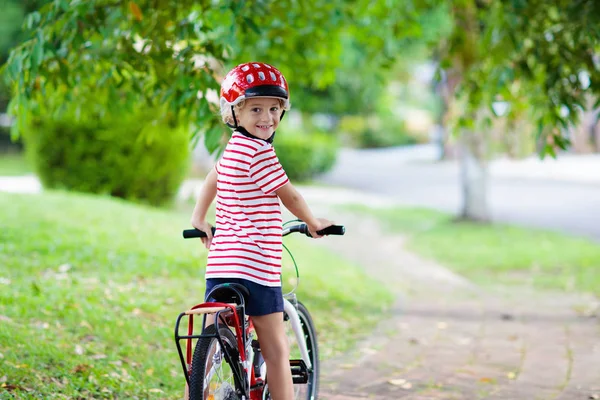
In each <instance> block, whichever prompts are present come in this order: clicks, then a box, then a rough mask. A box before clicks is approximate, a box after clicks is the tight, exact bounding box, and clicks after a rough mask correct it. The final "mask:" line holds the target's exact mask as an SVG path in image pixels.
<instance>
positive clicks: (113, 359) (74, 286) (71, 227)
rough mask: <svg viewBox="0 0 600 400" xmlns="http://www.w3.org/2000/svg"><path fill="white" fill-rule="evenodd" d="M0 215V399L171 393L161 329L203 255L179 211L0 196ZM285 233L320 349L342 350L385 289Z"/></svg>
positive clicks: (68, 197) (47, 196) (379, 304)
mask: <svg viewBox="0 0 600 400" xmlns="http://www.w3.org/2000/svg"><path fill="white" fill-rule="evenodd" d="M0 210H2V229H0V371H1V372H0V379H1V380H0V382H1V383H0V398H28V399H29V398H43V399H54V398H81V399H88V398H111V399H112V398H119V399H135V398H143V399H147V398H156V399H158V398H160V399H176V398H181V393H182V388H183V383H184V380H183V375H182V371H181V367H180V364H179V358H178V356H177V352H176V347H175V344H174V341H173V336H172V335H173V327H174V323H175V318H176V316H177V315H178V314H179V313H180V312H181V311H183V310H185V309H187V308H189V307H190V306H191V305H193V304H195V303H197V302H200V300H201V299H202V297H203V294H204V277H203V273H204V265H205V264H204V263H205V260H206V251H205V250H204V249H203V247H202V246H201V244H200V242H199V241H185V240H183V239H181V229H182V228H185V227H187V226H188V224H189V213H188V212H180V211H179V212H178V211H165V210H157V209H152V208H148V207H143V206H139V205H134V204H131V203H126V202H124V201H119V200H114V199H108V198H102V197H94V196H90V195H75V194H67V193H60V192H45V193H44V194H41V195H15V194H2V193H0ZM290 239H292V240H290V247H291V249H292V251H293V252H294V254H295V255H296V258H297V259H298V261H299V264H300V268H301V276H302V283H301V285H300V289H299V298H300V299H301V300H302V301H303V302H304V303H305V304H306V305H307V306H308V308H309V310H310V311H311V313H312V315H313V317H314V319H315V323H316V325H317V330H318V332H319V344H320V346H321V347H320V348H321V350H322V354H323V355H325V356H331V355H332V354H336V353H338V352H341V351H344V350H345V349H347V348H348V346H349V345H350V344H351V342H352V340H353V339H355V338H356V336H357V335H361V334H364V333H366V332H367V331H368V330H369V328H370V326H372V322H374V321H375V320H376V319H377V318H378V317H379V316H380V315H381V313H382V312H383V311H384V310H385V309H386V307H388V306H389V304H390V303H391V300H392V298H391V295H390V294H389V293H388V292H386V291H384V290H382V289H381V288H380V287H378V286H377V285H376V284H375V282H374V281H372V280H370V279H369V278H367V277H366V276H365V274H364V272H362V270H361V269H360V268H358V267H357V266H355V265H349V264H348V263H347V262H343V261H341V260H340V259H338V257H336V256H335V255H334V254H331V253H329V252H327V251H326V250H325V249H323V248H321V247H320V246H311V243H310V240H309V239H308V238H304V240H302V239H303V238H300V237H296V238H290ZM2 386H3V387H4V388H5V389H6V388H9V389H10V390H3V389H2Z"/></svg>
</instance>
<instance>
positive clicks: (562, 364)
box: [318, 214, 600, 400]
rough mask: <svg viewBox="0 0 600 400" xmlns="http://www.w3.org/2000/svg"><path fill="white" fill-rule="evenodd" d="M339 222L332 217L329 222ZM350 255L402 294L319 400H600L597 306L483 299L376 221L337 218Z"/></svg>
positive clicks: (517, 293)
mask: <svg viewBox="0 0 600 400" xmlns="http://www.w3.org/2000/svg"><path fill="white" fill-rule="evenodd" d="M329 215H331V214H329ZM334 217H335V219H336V221H344V223H345V224H347V225H348V226H361V232H365V231H368V232H369V233H370V234H369V235H361V234H360V232H356V230H354V231H353V230H350V229H349V230H348V231H347V234H346V236H345V237H344V238H343V240H320V241H318V243H319V245H321V246H327V247H330V248H331V249H333V250H335V251H338V252H340V253H342V254H345V256H346V257H348V258H351V259H353V260H355V261H357V262H359V263H361V264H362V265H364V266H367V268H366V270H367V272H369V273H370V274H371V275H373V276H374V277H376V278H378V279H380V280H381V282H382V284H385V285H388V286H389V287H390V288H392V289H393V290H394V291H395V292H396V293H397V294H398V296H399V297H398V301H397V303H396V304H395V305H394V307H393V309H392V310H390V313H389V317H388V318H386V319H385V320H384V321H382V322H381V324H380V326H379V327H378V328H377V330H376V332H375V333H374V334H373V335H371V336H370V337H369V338H367V339H365V340H364V341H363V342H362V343H360V344H359V346H357V348H356V349H355V350H353V351H351V352H349V353H348V354H346V355H344V356H342V357H339V358H337V359H335V360H329V361H328V362H326V363H324V366H323V377H322V383H321V385H322V389H321V395H320V396H319V399H321V400H353V399H375V400H384V399H385V400H391V399H406V400H409V399H410V400H417V399H418V400H425V399H457V400H458V399H461V400H469V399H511V400H513V399H514V400H518V399H523V400H534V399H561V400H576V399H582V400H584V399H593V398H596V397H594V396H596V395H598V396H600V324H599V319H598V302H597V300H595V299H593V298H591V297H586V296H579V295H567V294H563V293H556V294H549V293H538V292H533V291H528V290H526V289H519V290H506V289H502V288H497V289H486V290H483V289H482V288H480V287H477V286H475V285H473V284H471V283H470V282H468V281H466V280H465V279H463V278H461V277H459V276H456V275H454V274H453V273H451V272H450V271H448V270H446V269H445V268H443V267H442V266H440V265H437V264H435V263H433V262H431V261H427V260H423V259H420V258H419V257H417V256H415V255H414V254H411V253H408V252H407V251H405V250H404V249H403V247H402V243H403V238H402V237H398V236H390V235H383V234H382V233H380V231H379V229H377V226H376V224H375V223H374V222H373V221H364V220H361V221H357V220H356V219H352V217H351V216H349V215H337V216H334Z"/></svg>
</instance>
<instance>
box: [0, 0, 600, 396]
mask: <svg viewBox="0 0 600 400" xmlns="http://www.w3.org/2000/svg"><path fill="white" fill-rule="evenodd" d="M253 60H256V61H261V62H267V63H270V64H273V65H274V66H276V67H277V68H278V69H280V70H281V71H282V72H283V74H284V75H285V76H286V78H287V80H288V82H289V83H290V92H291V103H292V109H291V110H290V111H289V112H287V113H286V115H285V118H284V120H283V121H282V124H281V125H280V127H279V129H278V132H277V138H276V140H275V142H274V146H275V149H276V152H277V154H278V157H279V158H280V160H281V162H282V164H283V166H284V168H285V170H286V172H287V173H288V175H289V177H290V178H291V180H292V181H293V182H294V183H295V184H297V185H298V186H299V188H300V190H301V192H302V193H303V194H304V195H305V196H306V198H307V199H308V201H309V203H310V204H311V205H313V207H314V209H315V210H318V211H322V212H323V213H327V215H339V216H340V217H339V218H341V219H342V220H339V218H338V220H339V222H342V223H343V220H346V221H348V222H350V221H353V223H354V224H355V225H354V226H353V227H349V230H351V229H354V230H355V231H359V230H360V229H361V226H362V224H363V223H364V221H366V220H369V221H376V225H374V227H372V229H374V230H377V232H379V234H380V235H383V234H384V233H382V232H385V234H390V235H391V234H394V235H401V236H402V238H403V239H402V240H401V241H398V242H397V243H396V244H394V245H393V246H395V248H397V249H398V251H399V252H400V249H402V251H408V252H411V254H412V253H414V254H416V255H418V256H419V257H423V258H424V259H427V260H434V261H435V262H437V263H439V264H440V265H442V266H443V267H444V268H447V269H448V270H449V271H452V274H457V276H460V277H461V279H463V278H464V279H468V280H469V281H473V282H475V283H476V284H478V285H490V284H493V285H496V284H500V285H507V286H503V287H508V288H509V289H510V290H517V289H515V288H522V287H526V288H529V289H533V290H540V291H548V290H551V291H557V292H559V293H576V294H581V295H586V296H591V297H590V298H591V299H592V300H589V299H590V298H586V299H587V300H586V301H585V306H584V307H583V308H580V309H583V310H584V311H582V312H585V313H587V314H590V315H594V316H597V312H598V311H597V310H598V303H597V295H598V294H599V293H600V292H599V290H598V288H599V287H600V278H599V277H600V245H599V244H598V241H599V240H600V211H599V206H600V123H599V117H600V3H597V2H596V1H593V0H590V1H584V0H582V1H578V2H573V1H566V0H553V1H541V0H540V1H518V0H512V1H495V0H485V1H479V0H454V1H441V0H440V1H436V0H411V1H403V2H394V1H384V0H377V1H367V0H356V1H343V0H334V1H329V2H316V1H308V0H302V1H289V2H287V1H278V2H274V1H269V0H263V1H255V2H243V1H233V0H231V1H198V2H187V1H175V0H164V1H150V0H135V1H115V2H110V1H105V0H88V1H68V0H3V1H0V65H2V70H1V72H2V76H3V79H2V80H0V192H1V193H0V216H1V221H0V226H1V229H0V231H1V232H0V239H2V241H1V242H0V250H2V251H1V252H0V261H2V265H0V285H4V286H5V287H6V288H7V291H5V290H2V293H3V294H2V295H0V296H1V297H0V300H2V302H1V303H0V307H1V308H0V318H4V319H0V321H8V322H7V324H4V325H2V326H3V327H4V328H2V327H0V339H2V341H0V366H2V363H4V366H5V367H6V368H8V369H4V368H0V371H2V372H0V382H2V383H3V384H4V387H9V386H10V388H9V389H10V390H9V389H7V391H8V392H10V393H13V394H14V395H15V396H17V395H19V393H26V392H27V393H30V392H31V391H34V392H35V391H40V393H44V390H45V389H43V388H42V386H43V385H42V384H41V382H46V383H48V382H51V385H53V386H52V387H53V389H52V390H54V391H59V392H61V393H65V396H67V397H68V396H76V393H79V394H80V395H81V393H87V395H90V396H92V394H95V395H98V396H100V393H103V392H102V390H104V389H106V390H107V391H108V392H104V393H112V394H113V395H115V396H117V397H118V396H125V397H128V398H131V397H130V396H134V395H139V396H142V397H143V396H148V397H152V396H157V398H163V397H164V398H171V397H172V396H175V395H174V393H176V392H177V390H178V388H179V384H180V383H181V382H179V381H177V380H176V377H178V376H179V374H178V372H177V368H178V366H177V365H176V361H177V360H176V359H175V358H173V356H175V353H174V352H171V350H172V349H169V345H168V344H167V345H163V344H160V345H156V346H158V347H157V348H151V346H150V347H149V348H147V349H146V350H145V351H147V352H148V353H144V352H141V353H138V352H137V351H136V349H135V348H128V347H126V346H130V345H125V344H124V342H121V341H120V340H118V341H114V340H116V339H114V335H115V332H118V331H120V330H124V331H125V332H129V333H130V334H131V335H133V336H140V335H141V334H140V332H146V334H148V335H150V336H148V337H149V338H150V339H148V340H147V341H151V342H154V343H156V342H160V343H162V342H161V341H163V340H166V339H165V337H168V335H169V333H168V332H167V333H165V330H167V331H168V329H170V328H167V327H170V318H171V317H173V318H174V316H175V311H174V309H173V308H174V307H175V306H176V308H184V307H186V306H187V305H186V304H187V302H188V301H189V297H190V295H191V296H197V293H202V290H201V289H202V288H198V285H203V283H202V282H201V281H202V279H201V270H200V271H199V270H198V266H199V265H200V267H201V268H202V267H203V263H204V261H197V260H203V258H202V257H204V256H205V253H204V251H203V250H202V249H199V248H196V247H198V246H194V249H193V250H190V249H189V247H190V246H189V243H186V244H182V243H179V242H181V240H178V235H179V230H180V229H182V228H185V227H187V225H188V224H189V215H190V213H191V210H192V207H193V204H194V197H195V193H197V190H198V189H199V187H200V185H201V184H202V180H203V178H204V176H205V174H206V173H207V172H208V171H209V170H210V168H211V167H212V166H213V165H214V163H215V161H216V160H217V159H218V157H219V155H220V152H221V151H222V149H223V146H224V144H225V143H226V141H227V139H228V137H229V134H230V131H229V130H228V129H227V128H226V127H225V126H224V125H223V124H222V123H221V122H220V118H219V115H218V90H219V85H220V81H221V79H222V77H223V76H224V75H225V74H226V73H227V71H228V70H229V69H231V68H232V67H234V66H235V65H237V64H239V63H242V62H248V61H253ZM145 232H154V233H155V235H154V237H152V238H147V237H144V236H143V234H144V233H145ZM364 235H366V236H369V233H367V232H364ZM376 236H377V235H374V236H373V237H376ZM348 243H352V242H351V241H350V240H349V241H348ZM186 245H187V246H186ZM294 245H295V246H298V247H299V248H300V253H301V254H302V256H304V257H305V263H304V264H310V265H311V266H310V267H307V270H306V271H307V272H306V273H307V275H308V276H309V277H311V279H309V280H305V281H304V282H303V285H305V286H304V288H302V286H301V289H299V290H301V291H300V293H301V294H303V295H304V296H305V298H307V303H309V304H311V305H312V307H313V308H311V311H312V310H314V313H315V316H316V319H317V320H318V321H325V320H326V319H327V318H328V316H330V314H331V312H333V313H334V314H335V315H337V316H338V317H339V318H340V319H341V320H343V321H346V322H344V324H346V325H344V327H343V329H349V330H350V331H351V332H352V335H350V336H351V338H350V339H348V341H347V342H346V341H342V342H341V343H340V341H339V340H338V336H337V335H338V333H339V332H340V331H338V330H336V328H332V330H327V331H326V332H323V333H320V335H322V336H321V339H322V340H323V343H324V345H323V346H324V347H323V348H324V354H327V355H330V356H332V357H333V356H334V355H335V354H339V353H340V352H342V351H344V350H345V349H348V348H350V347H351V346H353V344H354V343H355V339H356V338H358V337H361V336H360V335H364V334H366V332H368V330H367V329H366V328H365V324H364V323H362V322H361V321H362V320H361V319H360V318H359V317H357V316H356V314H357V313H358V314H360V312H361V310H366V308H361V307H366V306H365V303H366V302H362V301H360V300H361V299H362V300H369V301H370V302H371V304H373V303H376V304H380V306H377V307H375V308H374V309H369V313H371V314H372V315H371V318H372V321H377V320H378V318H379V317H380V316H381V315H382V313H383V312H385V311H386V310H388V309H389V307H391V305H392V304H393V303H394V299H395V298H396V297H395V296H396V295H397V292H398V290H400V291H402V292H403V293H404V289H405V288H404V287H403V286H402V284H401V283H398V282H396V283H394V284H392V286H394V285H395V287H388V286H389V285H390V283H389V282H388V283H387V285H388V286H386V287H387V288H386V289H385V290H384V291H381V290H379V289H378V286H379V285H381V279H379V280H378V278H382V276H379V277H378V276H376V275H377V272H376V271H375V272H373V271H370V267H369V265H367V264H368V261H366V260H361V259H360V256H359V255H355V256H352V257H356V258H358V261H357V260H356V259H355V260H350V263H354V264H352V265H351V266H349V265H348V264H347V263H348V261H347V259H348V258H352V257H349V256H348V254H353V253H352V252H351V251H350V248H349V247H348V248H344V247H343V246H342V247H341V248H340V247H339V246H338V247H336V246H337V245H336V246H334V247H333V248H331V249H326V248H324V247H323V246H316V249H315V248H313V247H311V246H310V245H309V244H307V243H303V241H301V240H298V241H296V242H294ZM348 246H350V245H348ZM325 247H327V246H325ZM379 250H381V249H379ZM379 250H378V249H377V247H376V244H373V249H372V250H371V251H372V252H377V251H379ZM325 252H328V253H325ZM366 253H367V254H369V251H368V250H367V251H366ZM344 254H346V256H344ZM402 254H404V253H402ZM402 254H400V253H398V254H396V255H395V256H394V255H393V254H392V256H390V257H391V258H394V257H396V256H397V258H398V260H400V259H402V260H403V258H402V257H404V256H403V255H402ZM366 258H368V257H366ZM299 264H302V257H301V258H300V261H299ZM323 265H339V266H340V267H339V268H338V269H336V268H333V269H332V270H331V272H330V273H331V275H328V276H326V277H322V276H321V273H322V268H320V267H322V266H323ZM342 266H343V267H342ZM342 269H343V271H344V272H342ZM348 271H354V272H348ZM432 274H433V272H432ZM190 276H196V277H198V281H196V283H194V282H190V280H189V279H188V278H189V277H190ZM321 278H322V280H321ZM366 279H371V280H369V281H368V282H370V284H369V285H361V284H360V282H364V281H365V280H366ZM384 280H385V279H384ZM407 280H410V279H409V278H407ZM51 281H52V282H58V283H50V282H51ZM335 281H343V282H345V284H346V285H348V287H352V288H354V289H353V290H354V293H355V294H356V293H358V295H355V296H352V295H351V294H350V293H346V292H343V291H340V290H339V288H336V287H335V285H333V284H332V283H331V282H335ZM431 281H435V279H434V278H433V277H431ZM309 282H310V283H309ZM109 288H110V289H109ZM134 292H135V295H134V296H132V297H128V295H127V293H130V294H131V293H134ZM74 293H75V294H76V293H79V294H80V295H81V296H84V298H85V299H87V300H82V298H78V297H77V296H75V294H74ZM94 293H95V294H94ZM317 293H318V294H317ZM36 296H38V297H39V298H38V297H36ZM85 296H87V297H85ZM44 298H45V299H48V298H52V299H54V301H56V302H57V303H59V304H62V305H61V306H58V305H56V304H55V305H45V306H42V304H43V303H44V302H43V301H42V300H43V299H44ZM160 298H162V299H165V298H166V299H168V301H166V302H160V301H158V300H157V299H160ZM36 299H37V300H36ZM133 299H137V301H139V302H141V303H139V304H138V303H135V301H134V300H133ZM332 302H334V303H335V304H337V306H336V308H335V309H334V310H333V311H332V309H331V304H332ZM26 306H31V307H34V308H35V307H42V308H41V309H43V310H46V311H45V313H44V312H43V313H42V314H41V315H37V314H36V315H34V314H27V313H25V314H22V313H23V312H24V309H25V308H27V307H26ZM102 309H107V310H113V311H114V312H112V311H110V312H108V314H109V316H108V317H107V318H108V320H107V321H102V319H101V318H100V319H98V318H99V317H91V316H88V315H87V311H90V312H93V311H98V310H102ZM86 310H87V311H86ZM590 310H591V311H590ZM365 312H366V311H365ZM19 315H21V316H20V317H18V316H19ZM121 315H128V316H133V317H131V318H132V319H128V320H126V322H123V321H122V320H121V317H120V316H121ZM20 318H25V320H26V321H28V322H27V324H29V325H32V326H35V329H38V330H40V332H43V333H40V334H43V335H45V337H46V338H47V340H49V343H52V344H51V346H50V347H53V348H54V350H52V349H48V354H40V353H35V352H32V353H31V354H29V356H27V357H30V359H29V361H27V362H24V361H22V360H20V357H21V356H22V354H23V353H22V351H21V352H19V351H18V350H17V351H16V350H15V348H16V347H14V346H12V345H9V344H8V343H21V344H20V345H19V346H24V347H22V348H28V347H27V346H28V345H27V344H25V343H24V342H22V341H21V339H19V338H18V335H17V334H16V333H15V330H11V329H10V327H11V326H12V327H13V328H14V327H16V326H17V325H14V324H18V323H19V322H18V321H19V319H20ZM158 321H160V322H158ZM11 324H13V325H11ZM123 324H124V325H123ZM100 325H104V326H106V327H107V328H106V332H104V333H102V334H100V333H97V332H96V331H95V330H92V329H91V327H92V326H94V327H96V326H100ZM88 326H89V327H90V328H89V331H90V332H87V333H85V334H83V333H81V332H76V330H77V329H75V328H76V327H79V328H80V329H83V330H86V329H88ZM6 327H9V328H8V329H5V328H6ZM163 328H164V329H163ZM3 329H4V330H3ZM340 329H342V328H340ZM86 338H87V339H86ZM73 342H77V343H81V344H78V345H77V346H78V347H77V346H76V347H75V348H73V349H72V348H71V347H72V346H71V344H72V343H73ZM124 346H125V347H124ZM65 348H68V349H69V351H70V353H69V354H71V353H72V354H71V356H70V357H71V358H65V359H62V358H61V357H62V356H59V355H58V354H59V353H60V351H63V350H61V349H65ZM116 349H121V350H116ZM123 349H125V350H123ZM156 349H158V350H157V353H156V354H159V355H160V356H159V357H157V359H156V360H155V361H153V362H154V364H153V365H152V366H144V367H143V368H142V367H140V364H141V363H143V362H144V360H145V359H144V354H150V353H151V352H153V351H154V350H156ZM32 351H33V350H32ZM119 351H122V352H123V354H125V355H115V354H116V353H115V352H117V353H118V352H119ZM81 357H84V359H83V361H82V360H81ZM85 357H87V358H85ZM90 357H91V358H90ZM94 357H96V358H94ZM136 357H137V358H136ZM175 357H176V356H175ZM57 360H58V361H57ZM93 360H96V362H95V364H96V367H93V366H92V364H93V363H94V361H93ZM54 363H58V364H60V365H63V366H64V365H66V367H64V368H63V367H60V368H59V369H61V368H62V370H63V372H61V373H58V374H55V373H50V374H46V373H44V372H40V371H42V370H43V366H49V365H50V366H52V365H54ZM99 363H100V364H102V365H101V366H98V364H99ZM111 363H112V364H111ZM119 363H121V364H119ZM160 363H162V365H168V368H167V369H165V368H166V367H164V368H163V369H164V370H162V371H161V365H160ZM58 364H57V365H58ZM19 365H26V367H19ZM30 367H31V368H34V369H35V370H36V371H37V372H36V374H37V375H36V374H33V375H31V374H29V375H28V374H27V373H26V372H25V371H23V372H21V370H26V369H27V368H30ZM57 368H58V367H57ZM94 368H96V369H94ZM98 369H100V371H102V373H105V374H106V376H104V375H102V373H100V372H98V371H99V370H98ZM4 371H8V372H7V373H6V374H5V375H3V372H4ZM111 374H114V375H111ZM36 376H37V378H36ZM90 376H91V377H92V378H90ZM103 376H104V377H103ZM107 376H108V377H110V379H109V378H106V377H107ZM134 378H135V379H134ZM65 379H66V381H65ZM113 381H114V382H113ZM117 381H118V382H120V383H115V382H117ZM119 385H121V386H119ZM154 389H156V391H154V392H152V391H151V390H154ZM90 393H91V394H90ZM0 394H1V392H0ZM83 396H84V397H85V396H86V395H85V394H84V395H83ZM107 396H108V395H107ZM161 396H163V397H161ZM173 398H174V397H173ZM388 398H389V397H388Z"/></svg>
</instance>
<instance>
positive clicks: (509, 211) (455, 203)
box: [320, 145, 600, 240]
mask: <svg viewBox="0 0 600 400" xmlns="http://www.w3.org/2000/svg"><path fill="white" fill-rule="evenodd" d="M435 159H436V154H435V149H434V148H433V147H431V146H428V145H423V146H417V147H414V148H392V149H381V150H351V149H344V150H342V151H341V152H340V154H339V158H338V162H337V164H336V166H335V168H334V169H333V171H331V172H330V173H328V174H326V175H324V176H322V177H321V178H320V182H322V183H326V184H330V185H336V186H344V187H348V188H353V189H358V190H361V191H366V192H370V193H373V194H381V195H385V196H388V197H390V198H392V199H393V200H394V201H395V202H398V203H399V204H406V205H418V206H424V207H431V208H435V209H439V210H444V211H450V212H458V211H459V210H460V207H461V201H462V197H461V193H460V181H459V170H458V164H457V163H456V162H435V161H434V160H435ZM597 171H598V174H600V166H599V167H598V170H597ZM496 172H498V173H496ZM523 172H526V171H523ZM598 182H599V183H590V182H583V181H581V180H568V179H565V180H557V179H545V178H540V177H534V176H532V174H526V173H524V174H523V176H519V174H518V173H517V174H515V173H514V171H513V173H512V175H508V174H503V173H502V171H495V172H494V173H492V174H491V176H490V181H489V190H488V194H489V204H490V207H491V214H492V219H493V220H494V221H498V222H508V223H513V224H518V225H523V226H529V227H540V228H548V229H551V230H557V231H562V232H566V233H571V234H575V235H581V236H586V237H591V238H594V239H597V240H600V179H599V180H598Z"/></svg>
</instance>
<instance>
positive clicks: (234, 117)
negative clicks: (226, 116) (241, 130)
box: [227, 106, 238, 128]
mask: <svg viewBox="0 0 600 400" xmlns="http://www.w3.org/2000/svg"><path fill="white" fill-rule="evenodd" d="M231 115H232V116H233V124H234V125H233V128H237V127H238V123H237V118H236V116H235V111H234V109H233V106H231ZM227 125H229V126H231V125H230V124H227Z"/></svg>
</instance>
